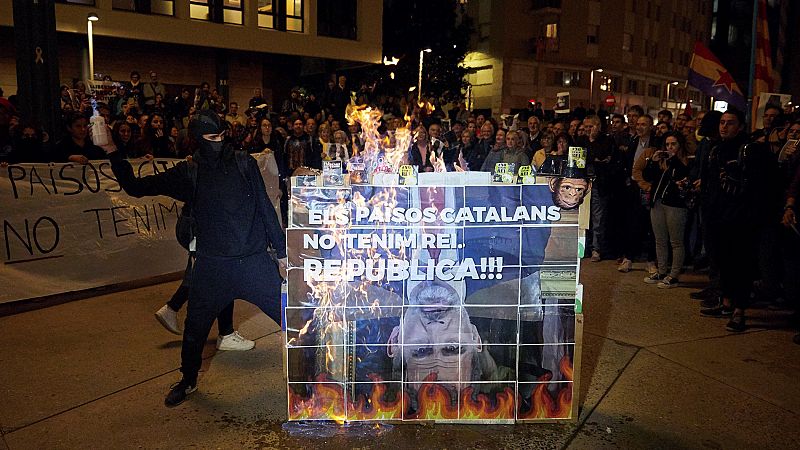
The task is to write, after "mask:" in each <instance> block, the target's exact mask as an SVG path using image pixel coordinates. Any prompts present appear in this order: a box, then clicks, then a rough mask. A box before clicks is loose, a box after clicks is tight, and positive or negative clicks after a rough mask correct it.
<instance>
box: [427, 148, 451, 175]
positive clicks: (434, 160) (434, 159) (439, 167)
mask: <svg viewBox="0 0 800 450" xmlns="http://www.w3.org/2000/svg"><path fill="white" fill-rule="evenodd" d="M429 151H430V152H431V157H430V161H431V165H432V166H433V171H434V172H447V166H445V164H444V158H440V157H438V156H436V152H435V151H433V150H429Z"/></svg>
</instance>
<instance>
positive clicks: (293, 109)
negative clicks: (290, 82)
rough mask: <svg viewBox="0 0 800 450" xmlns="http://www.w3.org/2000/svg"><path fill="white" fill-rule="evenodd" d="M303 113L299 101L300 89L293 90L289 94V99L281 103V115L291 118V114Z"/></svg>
mask: <svg viewBox="0 0 800 450" xmlns="http://www.w3.org/2000/svg"><path fill="white" fill-rule="evenodd" d="M301 112H303V103H302V100H301V99H300V89H297V88H294V89H292V92H291V93H290V94H289V98H287V99H286V100H284V101H283V106H282V107H281V114H285V115H287V116H291V115H292V114H293V113H301Z"/></svg>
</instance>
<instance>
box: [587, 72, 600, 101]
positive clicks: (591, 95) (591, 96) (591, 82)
mask: <svg viewBox="0 0 800 450" xmlns="http://www.w3.org/2000/svg"><path fill="white" fill-rule="evenodd" d="M595 72H597V73H603V69H602V68H601V69H592V70H591V72H589V108H590V109H591V108H592V101H594V73H595Z"/></svg>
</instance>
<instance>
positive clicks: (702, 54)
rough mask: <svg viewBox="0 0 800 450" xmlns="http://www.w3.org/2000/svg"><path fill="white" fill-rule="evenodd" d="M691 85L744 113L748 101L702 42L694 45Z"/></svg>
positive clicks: (690, 74) (690, 75) (690, 68)
mask: <svg viewBox="0 0 800 450" xmlns="http://www.w3.org/2000/svg"><path fill="white" fill-rule="evenodd" d="M688 80H689V85H691V86H694V87H696V88H697V89H699V90H700V91H702V92H703V93H704V94H706V95H710V96H712V97H714V98H715V99H717V100H723V101H725V102H728V104H730V105H733V106H736V107H737V108H739V109H741V110H743V111H744V109H745V108H746V107H747V101H746V100H745V98H744V95H743V94H742V90H741V89H739V85H737V84H736V81H734V79H733V76H731V73H730V72H728V69H726V68H725V67H723V66H722V63H721V62H719V59H717V57H716V56H714V54H713V53H711V50H709V49H708V48H706V46H705V45H703V44H702V43H700V42H695V44H694V54H693V55H692V62H691V63H690V64H689V78H688Z"/></svg>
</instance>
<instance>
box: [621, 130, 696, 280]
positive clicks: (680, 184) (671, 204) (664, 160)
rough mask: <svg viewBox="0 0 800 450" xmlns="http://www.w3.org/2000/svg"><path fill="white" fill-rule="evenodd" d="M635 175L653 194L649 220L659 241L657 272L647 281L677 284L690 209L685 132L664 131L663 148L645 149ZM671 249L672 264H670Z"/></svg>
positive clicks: (641, 184)
mask: <svg viewBox="0 0 800 450" xmlns="http://www.w3.org/2000/svg"><path fill="white" fill-rule="evenodd" d="M632 175H633V179H634V180H635V181H636V182H637V183H638V184H639V188H640V189H642V190H644V191H647V192H650V193H651V195H650V222H651V224H652V227H653V235H654V236H655V241H656V257H657V259H658V271H657V272H656V273H654V274H652V275H649V276H648V277H646V278H645V279H644V282H645V283H647V284H656V285H657V286H658V287H659V288H662V289H669V288H672V287H675V286H677V285H678V275H680V273H681V267H683V261H684V259H685V256H686V255H685V248H684V245H683V237H684V231H685V227H686V217H687V215H688V211H689V210H688V208H687V207H686V195H687V193H688V192H689V186H690V183H689V178H688V177H689V166H688V159H687V151H686V140H685V138H684V137H683V135H682V134H680V133H678V132H674V131H668V132H667V133H665V134H664V135H663V140H662V146H661V148H660V149H654V148H648V149H646V150H645V151H644V153H643V154H642V157H641V158H639V159H638V160H637V161H636V163H635V164H634V166H633V173H632ZM670 248H672V264H671V265H669V266H668V263H669V261H668V260H669V253H670ZM667 267H669V272H668V271H667Z"/></svg>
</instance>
